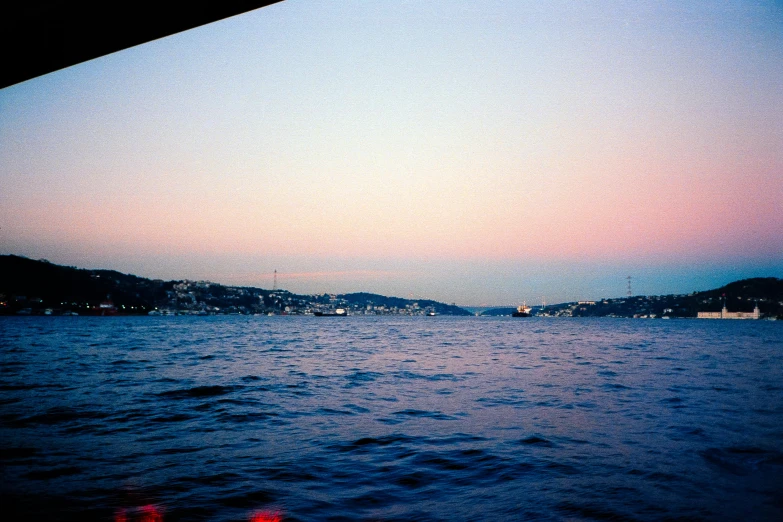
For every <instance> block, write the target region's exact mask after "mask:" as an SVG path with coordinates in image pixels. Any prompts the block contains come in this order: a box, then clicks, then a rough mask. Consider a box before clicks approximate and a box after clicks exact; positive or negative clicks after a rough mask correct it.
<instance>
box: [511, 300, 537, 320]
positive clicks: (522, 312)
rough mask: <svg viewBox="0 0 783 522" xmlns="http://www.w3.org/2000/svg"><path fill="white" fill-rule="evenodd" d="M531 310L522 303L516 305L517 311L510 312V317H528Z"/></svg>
mask: <svg viewBox="0 0 783 522" xmlns="http://www.w3.org/2000/svg"><path fill="white" fill-rule="evenodd" d="M532 310H533V309H532V308H530V307H529V306H525V304H524V303H523V304H522V306H517V311H516V312H514V313H513V314H511V317H530V312H531V311H532Z"/></svg>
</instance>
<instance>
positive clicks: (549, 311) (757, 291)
mask: <svg viewBox="0 0 783 522" xmlns="http://www.w3.org/2000/svg"><path fill="white" fill-rule="evenodd" d="M724 302H725V304H726V307H727V308H728V310H729V311H730V312H751V311H752V310H753V308H754V307H755V306H756V305H758V307H759V309H760V311H761V314H762V316H766V317H780V318H782V319H783V279H779V278H776V277H757V278H752V279H743V280H741V281H735V282H733V283H729V284H727V285H725V286H722V287H720V288H715V289H714V290H705V291H702V292H693V293H691V294H670V295H653V296H646V295H637V296H631V297H620V298H612V299H601V300H598V301H581V302H571V303H560V304H556V305H548V306H546V308H543V309H542V308H536V309H534V314H535V315H547V316H557V317H696V314H697V312H711V311H719V310H720V309H721V308H722V307H723V303H724ZM512 311H513V309H510V308H508V309H505V308H496V309H492V310H487V311H485V312H484V313H483V314H482V315H510V313H511V312H512Z"/></svg>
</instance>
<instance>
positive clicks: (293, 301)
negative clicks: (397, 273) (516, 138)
mask: <svg viewBox="0 0 783 522" xmlns="http://www.w3.org/2000/svg"><path fill="white" fill-rule="evenodd" d="M336 308H345V309H348V311H349V313H351V314H354V315H426V314H431V313H435V314H438V315H471V314H470V313H469V312H468V311H466V310H463V309H461V308H459V307H456V306H452V305H447V304H444V303H438V302H436V301H429V300H409V299H402V298H398V297H386V296H381V295H377V294H368V293H356V294H346V295H328V294H324V295H317V296H312V295H297V294H293V293H291V292H288V291H286V290H277V291H272V290H265V289H261V288H254V287H234V286H226V285H221V284H218V283H212V282H208V281H184V280H182V281H162V280H159V279H154V280H153V279H146V278H143V277H138V276H135V275H129V274H123V273H120V272H116V271H114V270H87V269H81V268H75V267H69V266H61V265H55V264H53V263H50V262H48V261H45V260H38V261H36V260H33V259H28V258H25V257H20V256H14V255H6V256H0V314H1V315H12V314H24V315H37V314H47V315H49V314H51V315H60V314H72V313H73V314H79V315H134V314H136V315H141V314H149V313H152V314H159V313H160V314H195V315H214V314H226V313H228V314H290V315H297V314H306V313H311V312H313V311H330V310H334V309H336Z"/></svg>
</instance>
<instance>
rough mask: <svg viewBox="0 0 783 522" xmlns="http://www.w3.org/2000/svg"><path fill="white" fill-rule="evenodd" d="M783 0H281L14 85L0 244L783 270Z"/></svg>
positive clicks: (385, 265) (63, 251)
mask: <svg viewBox="0 0 783 522" xmlns="http://www.w3.org/2000/svg"><path fill="white" fill-rule="evenodd" d="M781 136H783V6H781V4H780V3H779V2H774V1H758V2H750V1H744V2H743V1H740V2H733V3H730V4H715V3H714V2H707V1H695V2H689V3H688V4H686V5H683V4H682V3H679V2H652V1H647V2H645V1H642V2H623V1H609V2H600V3H590V4H578V5H576V4H573V3H571V2H565V1H563V2H558V1H555V2H551V3H547V4H546V5H542V4H540V3H538V2H513V3H511V2H494V1H490V2H484V3H481V4H476V3H472V2H441V1H434V2H427V3H411V2H403V1H400V2H383V3H375V2H372V3H368V2H360V1H347V2H340V3H335V2H327V1H311V2H310V1H309V2H296V1H291V0H288V1H285V2H281V3H278V4H274V5H271V6H268V7H265V8H262V9H259V10H256V11H253V12H249V13H246V14H243V15H239V16H236V17H232V18H230V19H226V20H222V21H219V22H216V23H213V24H209V25H207V26H203V27H200V28H197V29H193V30H191V31H186V32H184V33H180V34H177V35H172V36H170V37H167V38H163V39H160V40H157V41H154V42H150V43H148V44H144V45H141V46H137V47H134V48H131V49H127V50H125V51H121V52H118V53H114V54H112V55H109V56H105V57H102V58H99V59H96V60H92V61H90V62H86V63H83V64H79V65H76V66H73V67H70V68H67V69H64V70H61V71H57V72H54V73H51V74H49V75H45V76H43V77H40V78H35V79H32V80H30V81H27V82H23V83H21V84H18V85H14V86H11V87H8V88H5V89H2V90H0V254H16V255H23V256H27V257H31V258H34V259H39V258H45V259H49V260H50V261H52V262H53V263H58V264H65V265H73V266H78V267H80V268H107V269H113V270H118V271H121V272H126V273H132V274H136V275H139V276H142V277H149V278H161V279H180V278H187V279H194V280H210V281H214V282H216V283H222V284H228V285H245V286H257V287H261V288H271V287H272V284H273V273H274V270H277V271H278V287H279V288H283V289H286V290H290V291H292V292H295V293H299V294H313V293H349V292H358V291H367V292H374V293H379V294H383V295H389V296H398V297H406V298H407V297H409V296H411V295H414V296H416V297H417V298H426V299H434V300H437V301H441V302H446V303H456V304H458V305H463V306H485V305H486V306H492V305H514V304H518V303H521V302H522V301H523V300H524V301H527V302H528V304H539V303H540V301H541V299H542V297H544V298H545V299H546V301H547V302H551V303H556V302H566V301H577V300H583V299H600V298H610V297H620V296H623V295H625V292H626V284H627V280H626V277H627V276H629V275H630V276H631V277H632V278H633V279H632V284H633V291H634V293H635V294H640V295H659V294H669V293H690V292H692V291H696V290H707V289H710V288H715V287H719V286H722V285H724V284H726V283H729V282H731V281H735V280H738V279H744V278H748V277H765V276H774V277H783V142H782V141H781Z"/></svg>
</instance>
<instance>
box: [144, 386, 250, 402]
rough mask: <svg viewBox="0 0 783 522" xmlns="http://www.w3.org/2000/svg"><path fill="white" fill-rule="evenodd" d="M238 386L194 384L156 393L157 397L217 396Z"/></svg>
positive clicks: (234, 389) (188, 397)
mask: <svg viewBox="0 0 783 522" xmlns="http://www.w3.org/2000/svg"><path fill="white" fill-rule="evenodd" d="M238 388H239V387H238V386H219V385H214V386H196V387H194V388H185V389H182V390H170V391H165V392H162V393H159V394H158V397H166V398H169V399H190V398H201V397H218V396H220V395H226V394H228V393H231V392H233V391H236V390H237V389H238Z"/></svg>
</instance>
